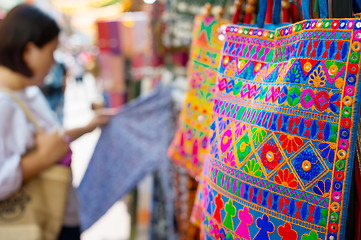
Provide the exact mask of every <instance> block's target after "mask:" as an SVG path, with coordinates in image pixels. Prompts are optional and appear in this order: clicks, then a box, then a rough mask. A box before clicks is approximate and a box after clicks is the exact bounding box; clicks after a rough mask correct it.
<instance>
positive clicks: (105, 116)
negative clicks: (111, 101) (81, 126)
mask: <svg viewBox="0 0 361 240" xmlns="http://www.w3.org/2000/svg"><path fill="white" fill-rule="evenodd" d="M117 111H118V110H117V109H115V108H103V109H99V110H96V111H95V116H94V118H93V119H92V120H91V121H90V122H89V123H88V125H87V126H86V129H87V130H88V132H91V131H93V130H94V129H96V128H97V127H103V126H105V125H107V124H108V123H109V121H110V118H111V117H113V116H114V115H115V114H117Z"/></svg>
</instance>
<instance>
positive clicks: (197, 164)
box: [168, 15, 226, 177]
mask: <svg viewBox="0 0 361 240" xmlns="http://www.w3.org/2000/svg"><path fill="white" fill-rule="evenodd" d="M225 23H226V21H224V20H217V19H215V18H214V17H205V16H200V15H199V16H197V17H196V19H195V21H194V32H193V43H192V49H191V61H190V63H189V67H188V81H189V85H190V86H189V91H188V92H187V94H186V100H185V104H184V108H183V109H182V111H181V114H180V120H179V126H178V130H177V132H176V135H175V137H174V140H173V142H172V144H171V146H170V148H169V152H168V155H169V157H170V158H171V159H172V160H174V161H175V162H176V163H178V164H180V165H182V166H184V167H185V168H186V170H187V172H188V173H189V174H190V175H191V176H192V177H197V176H199V174H200V172H201V169H202V165H203V159H204V158H205V157H206V156H207V155H208V154H209V139H208V126H209V125H210V124H211V123H212V121H213V119H212V115H211V114H212V107H213V92H214V88H215V85H216V77H217V67H218V65H219V59H220V54H221V49H222V38H223V37H224V36H223V35H220V34H219V33H220V30H221V26H222V25H223V24H225Z"/></svg>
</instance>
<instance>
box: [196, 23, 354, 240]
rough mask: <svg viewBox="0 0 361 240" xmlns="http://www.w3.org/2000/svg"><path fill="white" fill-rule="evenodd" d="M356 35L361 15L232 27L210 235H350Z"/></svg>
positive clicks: (212, 177)
mask: <svg viewBox="0 0 361 240" xmlns="http://www.w3.org/2000/svg"><path fill="white" fill-rule="evenodd" d="M360 40H361V20H359V19H320V20H306V21H302V22H299V23H297V24H292V25H289V26H287V27H282V28H278V29H277V30H276V31H267V30H262V29H258V28H252V27H244V26H243V27H242V26H235V25H230V26H228V27H227V28H226V41H225V44H224V48H223V55H222V58H221V64H220V67H219V76H218V86H217V91H216V93H215V103H214V110H213V115H214V119H215V121H214V123H213V124H212V125H211V139H210V141H211V156H210V159H209V161H208V165H207V173H208V174H207V177H206V180H207V184H208V186H207V191H206V193H207V198H206V201H207V202H206V205H207V207H206V210H205V217H204V219H203V224H202V225H203V228H204V230H205V233H206V236H205V239H228V240H229V239H234V240H236V239H237V240H241V239H247V240H251V239H252V240H261V239H262V240H269V239H272V240H281V239H288V240H296V239H300V240H311V239H312V240H326V239H330V240H336V239H344V237H345V228H346V217H347V216H346V214H347V210H348V202H349V193H350V185H351V184H350V183H351V175H352V170H353V164H354V152H355V144H356V136H357V125H358V118H359V110H360V102H359V100H358V99H359V98H360V86H359V84H358V79H359V64H360V50H361V43H360V42H359V41H360Z"/></svg>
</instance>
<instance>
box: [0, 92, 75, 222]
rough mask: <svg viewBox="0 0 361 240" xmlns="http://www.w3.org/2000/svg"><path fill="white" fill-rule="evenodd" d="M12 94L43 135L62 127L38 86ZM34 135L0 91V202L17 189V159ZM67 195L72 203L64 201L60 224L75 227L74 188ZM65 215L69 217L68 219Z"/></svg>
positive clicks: (19, 175)
mask: <svg viewBox="0 0 361 240" xmlns="http://www.w3.org/2000/svg"><path fill="white" fill-rule="evenodd" d="M14 93H15V95H16V96H17V97H19V98H20V100H22V101H23V103H25V104H26V105H27V107H28V108H29V109H30V111H31V112H32V114H33V115H34V117H35V118H36V120H37V121H38V124H39V125H40V126H41V127H42V128H43V129H44V131H45V132H49V131H51V130H53V129H61V128H62V127H61V126H60V124H59V123H58V122H57V120H56V118H55V116H54V114H53V112H52V111H51V110H50V107H49V106H48V104H47V102H46V99H45V98H44V96H43V94H42V93H41V91H40V89H39V88H38V87H35V86H32V87H28V88H26V89H24V90H21V91H14ZM35 134H36V129H35V127H34V126H33V124H32V123H31V122H30V121H29V120H28V119H27V117H26V116H25V113H24V112H23V110H22V109H21V108H20V106H19V105H18V104H17V103H16V102H14V100H12V98H11V97H10V96H9V95H8V94H7V93H4V92H2V91H0V200H3V199H5V198H7V197H9V196H10V195H11V194H12V193H14V192H16V191H18V190H19V189H20V187H21V183H22V173H21V167H20V161H21V157H22V156H23V155H24V154H25V153H27V152H28V151H29V150H31V149H33V148H34V147H35V144H36V142H35ZM70 192H71V194H69V195H71V196H69V197H71V198H72V199H73V200H71V201H70V202H73V204H72V203H70V202H69V199H68V206H67V211H66V214H65V215H66V216H65V220H67V221H65V222H64V224H65V225H77V224H79V221H78V219H77V203H76V198H74V189H71V190H70ZM69 197H68V198H69ZM74 200H75V201H74ZM74 211H75V212H76V214H75V215H74ZM70 212H72V214H70ZM67 215H72V217H69V216H67ZM67 222H68V224H67Z"/></svg>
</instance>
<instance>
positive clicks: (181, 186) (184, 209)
mask: <svg viewBox="0 0 361 240" xmlns="http://www.w3.org/2000/svg"><path fill="white" fill-rule="evenodd" d="M174 170H175V176H174V177H175V179H174V180H175V181H174V185H175V186H174V188H175V191H176V196H177V197H176V201H175V215H176V219H175V220H176V227H177V233H178V235H179V239H180V240H198V239H199V228H198V227H197V226H195V225H193V224H192V223H191V221H190V218H191V213H192V207H193V204H194V200H195V197H196V193H197V186H198V182H197V181H196V180H195V179H194V178H193V177H191V176H189V174H187V172H186V171H185V169H184V168H183V167H181V166H175V169H174Z"/></svg>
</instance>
